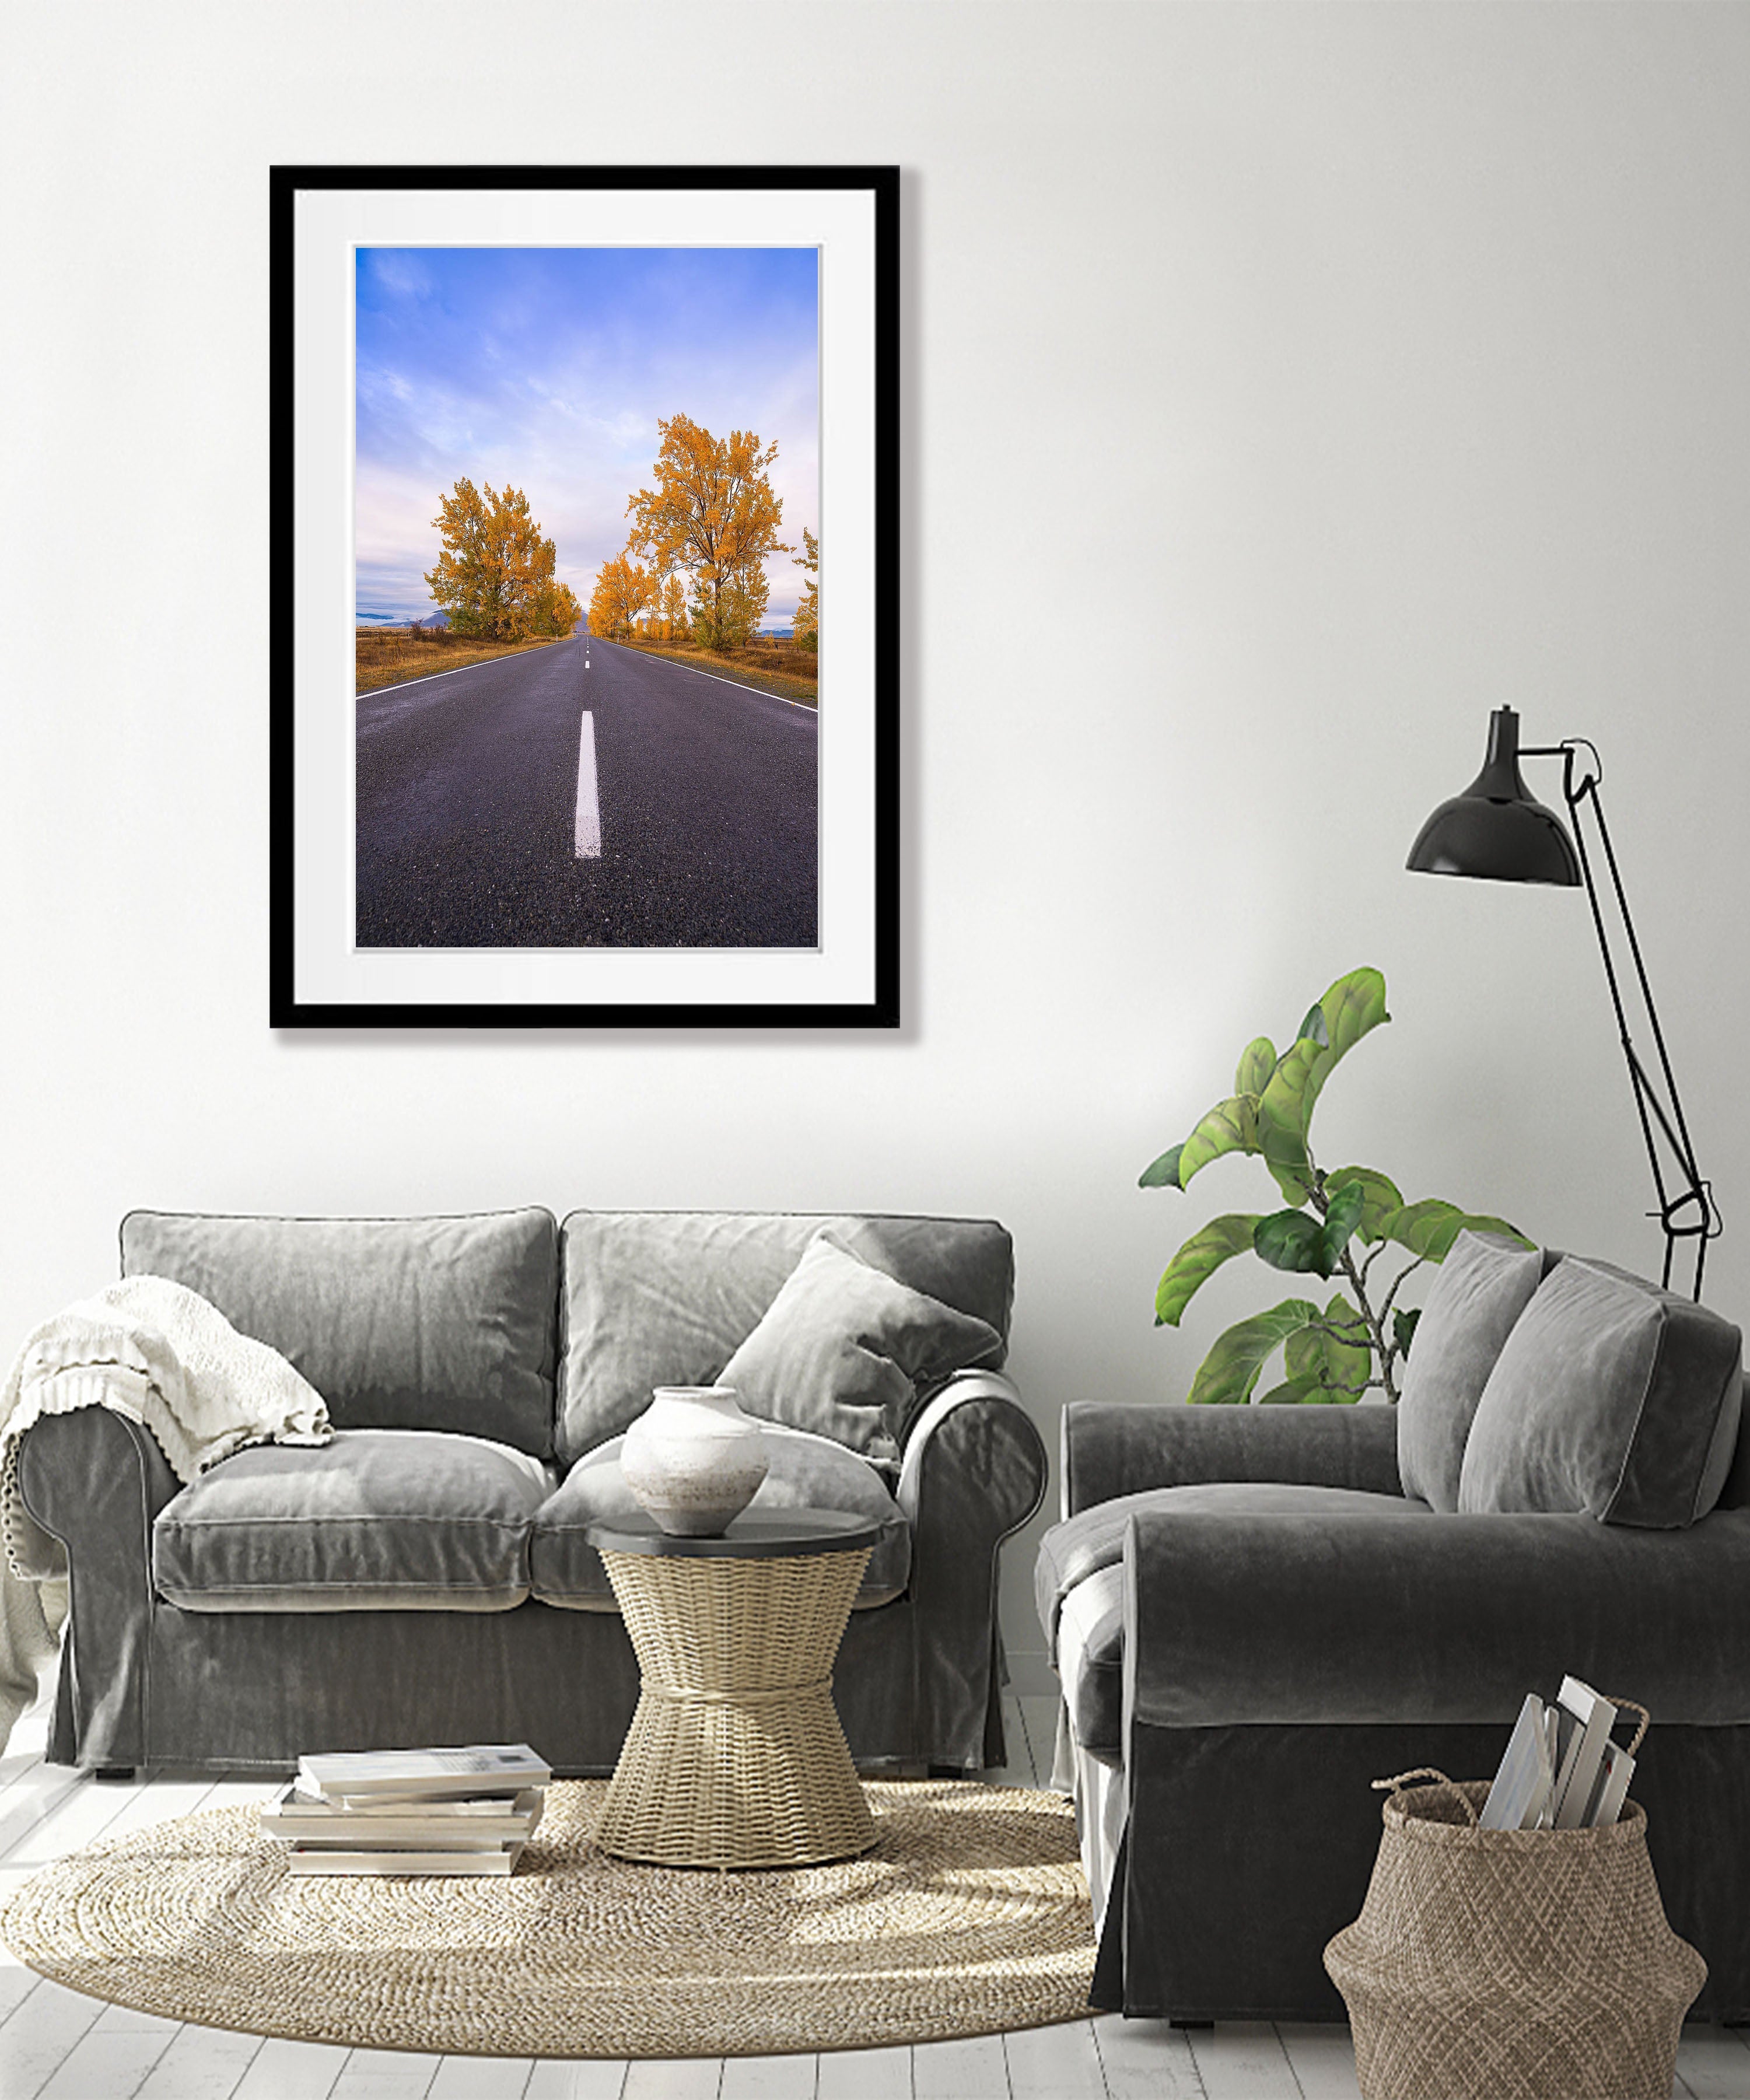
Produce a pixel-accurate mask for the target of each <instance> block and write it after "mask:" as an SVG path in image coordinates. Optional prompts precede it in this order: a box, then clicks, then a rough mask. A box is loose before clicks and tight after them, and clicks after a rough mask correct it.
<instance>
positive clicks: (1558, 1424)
mask: <svg viewBox="0 0 1750 2100" xmlns="http://www.w3.org/2000/svg"><path fill="white" fill-rule="evenodd" d="M1417 1340H1418V1343H1419V1342H1420V1336H1418V1337H1417ZM1742 1384H1743V1335H1742V1334H1741V1333H1740V1332H1739V1330H1738V1329H1737V1328H1736V1327H1735V1326H1733V1325H1732V1323H1731V1322H1730V1321H1728V1320H1722V1319H1721V1317H1720V1316H1719V1315H1718V1313H1717V1312H1709V1311H1708V1308H1706V1307H1705V1306H1701V1305H1696V1304H1691V1303H1690V1300H1689V1299H1686V1298H1678V1297H1677V1296H1676V1295H1673V1293H1672V1292H1670V1291H1668V1290H1660V1288H1659V1287H1658V1286H1657V1285H1655V1284H1651V1283H1647V1282H1643V1281H1642V1279H1641V1278H1640V1277H1633V1276H1629V1275H1626V1274H1624V1273H1623V1272H1622V1271H1621V1270H1620V1269H1614V1268H1609V1267H1607V1266H1606V1265H1605V1264H1602V1263H1598V1262H1590V1261H1581V1260H1576V1259H1575V1258H1573V1257H1572V1256H1570V1257H1568V1258H1567V1260H1564V1261H1563V1262H1562V1263H1561V1264H1559V1266H1558V1267H1557V1268H1554V1269H1553V1270H1552V1271H1551V1272H1550V1273H1549V1276H1548V1277H1545V1280H1544V1282H1542V1283H1541V1284H1540V1285H1539V1286H1538V1289H1537V1292H1536V1296H1535V1297H1534V1298H1533V1299H1532V1302H1531V1304H1529V1305H1528V1306H1527V1308H1526V1309H1525V1311H1524V1312H1523V1314H1522V1315H1521V1317H1520V1318H1519V1323H1518V1325H1517V1326H1515V1327H1514V1330H1513V1332H1512V1334H1511V1335H1510V1336H1509V1337H1508V1339H1507V1343H1506V1345H1505V1348H1503V1349H1502V1350H1501V1356H1500V1357H1499V1359H1498V1360H1497V1363H1496V1365H1495V1368H1494V1370H1492V1372H1491V1373H1490V1374H1489V1379H1488V1384H1487V1385H1486V1386H1485V1387H1484V1388H1483V1397H1482V1399H1481V1401H1479V1404H1478V1406H1477V1411H1476V1418H1475V1419H1474V1421H1473V1423H1471V1425H1470V1441H1469V1442H1468V1443H1467V1444H1466V1447H1465V1462H1464V1471H1463V1475H1462V1478H1461V1484H1460V1489H1459V1498H1458V1506H1459V1507H1460V1509H1461V1510H1465V1511H1479V1512H1481V1511H1503V1510H1536V1511H1545V1512H1549V1513H1558V1512H1559V1513H1578V1512H1581V1511H1584V1512H1585V1514H1587V1515H1591V1516H1594V1517H1597V1518H1598V1519H1600V1520H1602V1522H1604V1523H1606V1524H1637V1525H1642V1526H1645V1527H1647V1528H1649V1529H1661V1530H1668V1529H1674V1528H1676V1527H1677V1526H1680V1525H1683V1524H1693V1523H1694V1522H1695V1520H1696V1519H1697V1518H1698V1517H1703V1516H1705V1515H1707V1513H1708V1511H1709V1510H1710V1509H1712V1508H1713V1505H1714V1503H1715V1502H1717V1500H1718V1499H1719V1494H1720V1489H1721V1486H1722V1485H1724V1483H1725V1479H1726V1470H1727V1468H1728V1467H1729V1466H1730V1462H1731V1454H1732V1451H1733V1449H1734V1446H1735V1443H1736V1440H1737V1435H1738V1419H1739V1409H1740V1405H1741V1401H1742Z"/></svg>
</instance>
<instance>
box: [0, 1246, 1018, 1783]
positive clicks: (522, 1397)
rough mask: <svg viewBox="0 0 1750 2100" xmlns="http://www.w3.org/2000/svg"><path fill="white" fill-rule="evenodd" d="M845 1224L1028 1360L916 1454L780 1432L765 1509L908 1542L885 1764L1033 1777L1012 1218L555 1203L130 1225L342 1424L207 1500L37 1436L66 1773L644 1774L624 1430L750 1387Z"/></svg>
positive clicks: (972, 1389) (867, 1622)
mask: <svg viewBox="0 0 1750 2100" xmlns="http://www.w3.org/2000/svg"><path fill="white" fill-rule="evenodd" d="M822 1228H831V1229H832V1232H833V1233H834V1236H835V1240H836V1241H837V1242H838V1243H839V1244H840V1246H844V1247H845V1248H847V1249H849V1251H852V1252H853V1253H854V1254H855V1255H857V1257H858V1259H859V1260H861V1261H862V1262H864V1263H866V1264H867V1265H868V1266H869V1267H870V1268H874V1269H875V1270H877V1271H879V1272H881V1273H883V1274H884V1276H886V1277H892V1278H893V1279H896V1280H897V1282H900V1283H902V1284H905V1285H906V1286H910V1288H911V1289H912V1290H915V1291H917V1292H920V1293H923V1294H924V1295H925V1296H926V1297H927V1298H928V1299H932V1300H935V1301H939V1303H940V1304H941V1305H942V1306H945V1307H946V1308H951V1309H952V1312H953V1313H954V1315H955V1316H956V1317H958V1318H959V1320H960V1324H961V1326H962V1327H963V1329H964V1330H965V1331H968V1332H972V1331H973V1330H974V1328H975V1326H976V1324H977V1323H983V1329H984V1330H990V1331H992V1332H994V1337H995V1347H994V1349H990V1350H987V1352H985V1356H984V1357H983V1359H982V1361H980V1363H979V1364H978V1365H977V1366H976V1369H975V1368H962V1367H959V1366H954V1365H938V1366H936V1367H935V1370H936V1374H935V1375H933V1376H932V1377H930V1378H929V1379H928V1380H927V1381H925V1382H924V1383H923V1384H922V1385H921V1387H920V1389H919V1392H918V1393H917V1396H916V1404H915V1405H914V1406H913V1407H911V1408H910V1410H908V1413H907V1417H906V1419H904V1420H903V1421H902V1423H901V1424H900V1425H899V1428H900V1435H899V1436H898V1438H897V1447H896V1449H894V1450H893V1452H891V1453H888V1452H886V1451H884V1450H874V1451H872V1452H862V1453H859V1452H856V1451H853V1450H851V1449H846V1448H844V1447H842V1446H840V1445H837V1444H835V1443H834V1442H833V1440H831V1438H828V1437H824V1436H818V1435H810V1434H808V1433H806V1432H801V1431H797V1430H793V1429H783V1428H780V1429H779V1430H778V1431H777V1432H775V1433H774V1438H773V1446H774V1457H773V1465H772V1470H771V1473H770V1475H769V1477H768V1480H767V1482H766V1484H765V1487H763V1488H762V1489H761V1490H760V1506H763V1507H782V1506H784V1505H785V1504H790V1505H792V1506H794V1505H796V1504H806V1503H816V1504H824V1505H825V1506H827V1507H844V1508H849V1509H853V1510H856V1511H862V1512H863V1513H865V1514H866V1515H871V1516H873V1517H875V1518H876V1519H877V1520H879V1521H881V1522H882V1524H883V1526H884V1533H883V1542H882V1545H881V1546H880V1548H879V1551H877V1553H876V1554H875V1556H874V1558H873V1560H872V1561H871V1567H870V1570H869V1574H868V1576H867V1577H866V1581H865V1584H864V1586H863V1590H862V1594H861V1595H860V1596H859V1598H858V1600H857V1601H858V1607H859V1608H857V1610H856V1611H855V1612H853V1615H852V1620H851V1624H850V1626H849V1630H847V1633H846V1635H845V1638H844V1644H843V1647H842V1648H841V1650H840V1661H839V1664H838V1668H837V1674H836V1680H835V1696H836V1699H837V1703H838V1705H839V1709H840V1714H841V1717H842V1718H843V1720H844V1727H845V1730H846V1733H847V1736H848V1737H849V1741H850V1745H851V1748H852V1751H853V1755H854V1756H855V1757H856V1758H857V1759H858V1760H859V1761H860V1762H864V1763H866V1764H868V1763H875V1762H882V1761H887V1760H894V1761H899V1762H906V1763H908V1764H918V1763H923V1764H929V1765H934V1766H937V1767H953V1768H956V1769H962V1770H971V1769H976V1768H977V1767H981V1766H983V1765H985V1764H987V1763H1000V1762H1002V1761H1003V1739H1002V1719H1001V1706H1000V1702H999V1697H998V1694H999V1689H1000V1679H1001V1669H1002V1660H1001V1648H1000V1640H999V1637H998V1630H997V1616H996V1560H997V1555H998V1549H999V1547H1000V1546H1001V1544H1002V1542H1003V1539H1004V1538H1005V1537H1007V1536H1008V1535H1009V1533H1012V1531H1014V1530H1015V1529H1016V1528H1017V1527H1018V1526H1020V1524H1023V1523H1025V1521H1026V1520H1027V1518H1028V1517H1029V1515H1031V1514H1032V1513H1033V1511H1034V1509H1035V1508H1036V1507H1038V1502H1039V1500H1040V1498H1041V1496H1042V1495H1043V1491H1044V1483H1045V1474H1046V1461H1045V1454H1044V1452H1043V1448H1042V1446H1041V1444H1040V1440H1039V1436H1038V1432H1037V1431H1036V1430H1035V1428H1034V1426H1033V1424H1032V1423H1031V1422H1030V1420H1029V1418H1028V1417H1027V1415H1026V1414H1025V1412H1024V1410H1022V1409H1021V1407H1020V1405H1018V1404H1017V1401H1016V1396H1015V1395H1014V1392H1013V1390H1012V1387H1009V1386H1008V1384H1007V1381H1006V1380H1005V1379H1003V1376H1002V1374H1001V1371H1000V1364H1001V1361H1002V1355H1003V1348H1004V1347H1005V1346H1006V1342H1007V1332H1008V1320H1009V1309H1010V1304H1011V1300H1012V1291H1013V1260H1012V1247H1011V1245H1010V1242H1009V1237H1008V1235H1007V1233H1006V1232H1004V1231H1003V1229H1002V1228H1001V1227H1000V1226H998V1225H996V1224H989V1223H985V1222H981V1221H978V1220H962V1219H922V1218H894V1217H864V1216H854V1215H841V1216H838V1217H834V1218H828V1217H809V1216H793V1215H774V1214H746V1215H735V1214H721V1213H651V1212H646V1213H628V1212H621V1213H612V1214H607V1213H596V1212H589V1211H578V1212H574V1213H573V1214H572V1215H571V1216H570V1217H568V1218H567V1219H566V1220H565V1223H564V1224H563V1226H562V1227H561V1226H559V1225H558V1224H556V1222H555V1220H553V1217H552V1216H551V1215H549V1213H548V1212H546V1211H540V1210H529V1211H513V1212H504V1213H496V1214H491V1215H485V1216H478V1217H468V1218H420V1219H386V1220H357V1219H344V1220H334V1219H315V1220H312V1219H280V1218H217V1217H205V1216H198V1215H177V1214H168V1213H162V1212H150V1211H143V1212H135V1213H134V1214H133V1215H130V1217H129V1218H128V1219H126V1220H125V1221H124V1224H123V1227H122V1233H121V1255H122V1268H123V1271H124V1273H126V1274H155V1275H161V1276H167V1277H170V1278H172V1279H173V1280H174V1281H176V1282H181V1283H183V1284H185V1285H187V1286H188V1287H189V1288H191V1289H192V1290H196V1291H198V1292H199V1293H200V1294H201V1295H202V1296H204V1297H205V1298H207V1299H209V1300H210V1301H211V1302H212V1303H213V1304H215V1305H217V1306H218V1308H219V1309H220V1310H221V1311H222V1312H224V1313H225V1314H226V1316H227V1318H229V1319H230V1320H231V1323H232V1324H233V1326H236V1327H237V1328H238V1329H239V1330H240V1331H241V1332H243V1333H245V1334H248V1335H253V1336H254V1337H256V1338H257V1339H259V1340H261V1341H263V1342H266V1343H269V1344H270V1345H271V1346H272V1347H273V1348H277V1349H279V1350H280V1351H281V1352H283V1353H284V1354H285V1355H286V1356H288V1357H289V1358H290V1359H291V1360H292V1361H293V1363H295V1364H296V1365H298V1368H299V1369H300V1370H302V1372H303V1374H304V1375H305V1376H306V1378H308V1379H310V1381H311V1383H312V1384H313V1385H314V1386H315V1387H316V1389H317V1391H318V1392H320V1393H321V1394H322V1396H323V1397H324V1400H325V1401H327V1403H328V1409H329V1412H330V1415H331V1417H332V1418H333V1423H334V1424H335V1427H336V1432H337V1434H336V1436H335V1437H334V1440H333V1442H332V1443H331V1444H329V1445H326V1446H323V1447H319V1448H315V1449H306V1448H302V1447H293V1446H281V1445H262V1446H258V1447H255V1448H253V1449H247V1450H244V1451H241V1452H239V1453H238V1454H236V1455H235V1456H234V1457H232V1458H229V1459H227V1460H226V1461H224V1462H223V1463H222V1464H220V1465H219V1466H217V1467H214V1468H213V1469H212V1470H211V1471H209V1472H208V1473H207V1474H205V1475H204V1476H202V1477H201V1479H200V1480H197V1481H196V1482H194V1483H192V1485H188V1486H186V1487H185V1486H183V1485H182V1484H181V1483H179V1481H178V1480H177V1479H176V1478H175V1476H174V1475H173V1473H172V1472H171V1471H170V1467H168V1465H167V1464H166V1463H165V1459H164V1457H163V1454H161V1452H160V1450H159V1449H158V1448H157V1446H156V1444H155V1443H154V1442H153V1440H152V1437H151V1436H150V1435H149V1434H148V1432H146V1431H145V1430H143V1428H142V1427H140V1426H139V1424H138V1423H135V1422H134V1421H132V1420H130V1419H129V1418H126V1416H124V1415H122V1414H118V1413H117V1412H114V1411H113V1410H110V1409H108V1408H104V1407H93V1408H87V1409H84V1410H80V1411H79V1412H77V1413H74V1414H64V1415H56V1416H51V1417H47V1418H44V1419H42V1420H41V1421H39V1422H38V1423H37V1424H35V1425H34V1427H33V1428H32V1429H31V1430H30V1431H29V1433H28V1434H27V1436H25V1438H24V1442H23V1445H22V1448H21V1450H20V1489H21V1492H22V1493H23V1496H24V1502H25V1505H26V1507H27V1508H28V1509H29V1511H30V1513H31V1515H33V1516H34V1517H35V1518H36V1519H37V1521H38V1522H39V1523H40V1524H42V1526H43V1528H44V1529H46V1531H48V1532H50V1533H52V1534H53V1535H54V1536H55V1537H57V1538H58V1539H60V1541H61V1542H63V1544H64V1546H65V1548H66V1551H67V1555H68V1572H69V1577H70V1589H71V1606H70V1612H69V1620H68V1634H67V1639H66V1643H65V1648H64V1655H63V1659H62V1668H61V1675H60V1693H59V1698H58V1701H57V1705H56V1711H55V1721H54V1727H53V1732H52V1735H51V1742H50V1753H49V1754H50V1755H51V1758H54V1759H55V1760H57V1761H59V1762H65V1763H77V1764H82V1765H88V1766H100V1767H116V1766H139V1765H145V1764H157V1763H174V1764H185V1765H194V1766H205V1767H274V1768H280V1767H287V1766H289V1765H291V1764H292V1763H293V1762H295V1761H296V1759H297V1758H298V1757H299V1756H300V1755H302V1754H304V1753H306V1752H307V1751H310V1750H312V1749H371V1748H381V1747H388V1746H392V1745H415V1744H423V1743H444V1742H450V1743H456V1742H478V1741H514V1740H527V1741H528V1742H530V1743H532V1744H533V1745H535V1746H536V1749H538V1750H539V1751H540V1753H541V1754H543V1755H544V1757H546V1758H548V1759H549V1761H550V1762H552V1764H553V1766H554V1767H555V1768H556V1769H557V1770H558V1771H562V1772H566V1773H589V1772H602V1771H610V1770H611V1769H612V1767H613V1764H614V1762H615V1757H616V1755H617V1754H618V1752H619V1745H620V1741H621V1739H622V1737H623V1736H624V1732H625V1728H626V1726H627V1723H628V1720H629V1718H630V1717H631V1713H632V1710H633V1705H634V1703H635V1701H636V1698H637V1665H636V1664H635V1662H634V1660H633V1654H632V1650H631V1647H630V1644H629V1643H628V1640H627V1639H626V1635H625V1633H624V1629H623V1628H622V1626H621V1625H620V1621H619V1617H618V1614H617V1612H616V1611H615V1608H614V1602H613V1598H612V1594H611V1591H610V1590H609V1589H608V1587H607V1585H606V1579H605V1576H604V1574H603V1572H602V1566H601V1563H600V1560H599V1557H598V1556H597V1555H596V1554H595V1553H594V1552H593V1549H591V1548H589V1547H588V1546H587V1544H586V1543H585V1542H584V1539H583V1537H582V1528H583V1524H584V1522H585V1521H587V1520H588V1515H591V1514H597V1513H600V1511H601V1509H602V1507H604V1504H603V1502H602V1498H603V1496H604V1494H605V1495H606V1497H607V1502H606V1505H605V1506H606V1507H613V1506H614V1498H615V1496H617V1495H618V1496H623V1494H624V1489H623V1488H622V1487H620V1486H619V1485H618V1469H617V1467H616V1466H615V1465H614V1464H613V1463H612V1462H611V1460H612V1452H613V1450H614V1449H615V1448H617V1447H616V1446H615V1444H614V1441H613V1440H614V1439H615V1438H616V1437H617V1436H619V1433H620V1432H623V1431H624V1428H625V1427H626V1426H627V1424H628V1423H629V1422H630V1421H631V1420H632V1419H633V1417H634V1416H635V1415H636V1414H637V1413H638V1412H639V1411H640V1410H641V1408H642V1407H643V1406H644V1405H645V1404H646V1402H647V1401H648V1399H649V1396H650V1391H651V1389H652V1387H655V1385H658V1384H680V1385H684V1384H702V1383H709V1382H711V1381H712V1379H715V1378H716V1376H717V1375H718V1374H719V1373H720V1372H721V1370H723V1368H724V1366H725V1364H726V1363H727V1362H728V1361H729V1360H730V1357H732V1356H733V1355H734V1352H736V1350H737V1349H738V1348H739V1347H740V1345H741V1344H742V1343H743V1341H744V1340H745V1339H747V1336H748V1335H750V1333H752V1331H753V1330H755V1328H756V1326H759V1325H760V1322H761V1321H762V1318H763V1316H765V1313H766V1312H767V1310H768V1308H769V1307H770V1306H771V1304H772V1303H773V1301H774V1298H775V1297H776V1296H777V1295H778V1292H779V1290H781V1288H782V1286H784V1284H785V1282H786V1280H787V1278H788V1277H789V1276H790V1275H791V1272H792V1271H793V1270H795V1269H796V1267H797V1264H798V1263H799V1261H800V1258H801V1256H802V1255H803V1253H804V1250H805V1249H807V1248H808V1247H809V1245H810V1243H811V1242H813V1241H814V1239H815V1237H816V1236H817V1234H818V1233H819V1232H820V1231H821V1230H822ZM604 1458H606V1463H604V1462H602V1461H603V1459H604Z"/></svg>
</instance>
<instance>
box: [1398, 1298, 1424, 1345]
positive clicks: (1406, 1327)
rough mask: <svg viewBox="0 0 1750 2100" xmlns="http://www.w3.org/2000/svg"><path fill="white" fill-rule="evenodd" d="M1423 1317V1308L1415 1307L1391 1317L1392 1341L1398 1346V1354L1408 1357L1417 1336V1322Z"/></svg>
mask: <svg viewBox="0 0 1750 2100" xmlns="http://www.w3.org/2000/svg"><path fill="white" fill-rule="evenodd" d="M1421 1317H1422V1308H1421V1306H1419V1305H1417V1306H1414V1307H1413V1308H1411V1309H1410V1310H1409V1311H1408V1312H1394V1313H1393V1314H1392V1316H1391V1339H1393V1341H1395V1343H1397V1345H1398V1354H1399V1355H1400V1357H1407V1356H1408V1354H1409V1352H1410V1343H1411V1342H1412V1341H1413V1340H1414V1339H1415V1335H1416V1322H1417V1321H1418V1320H1419V1319H1421Z"/></svg>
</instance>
